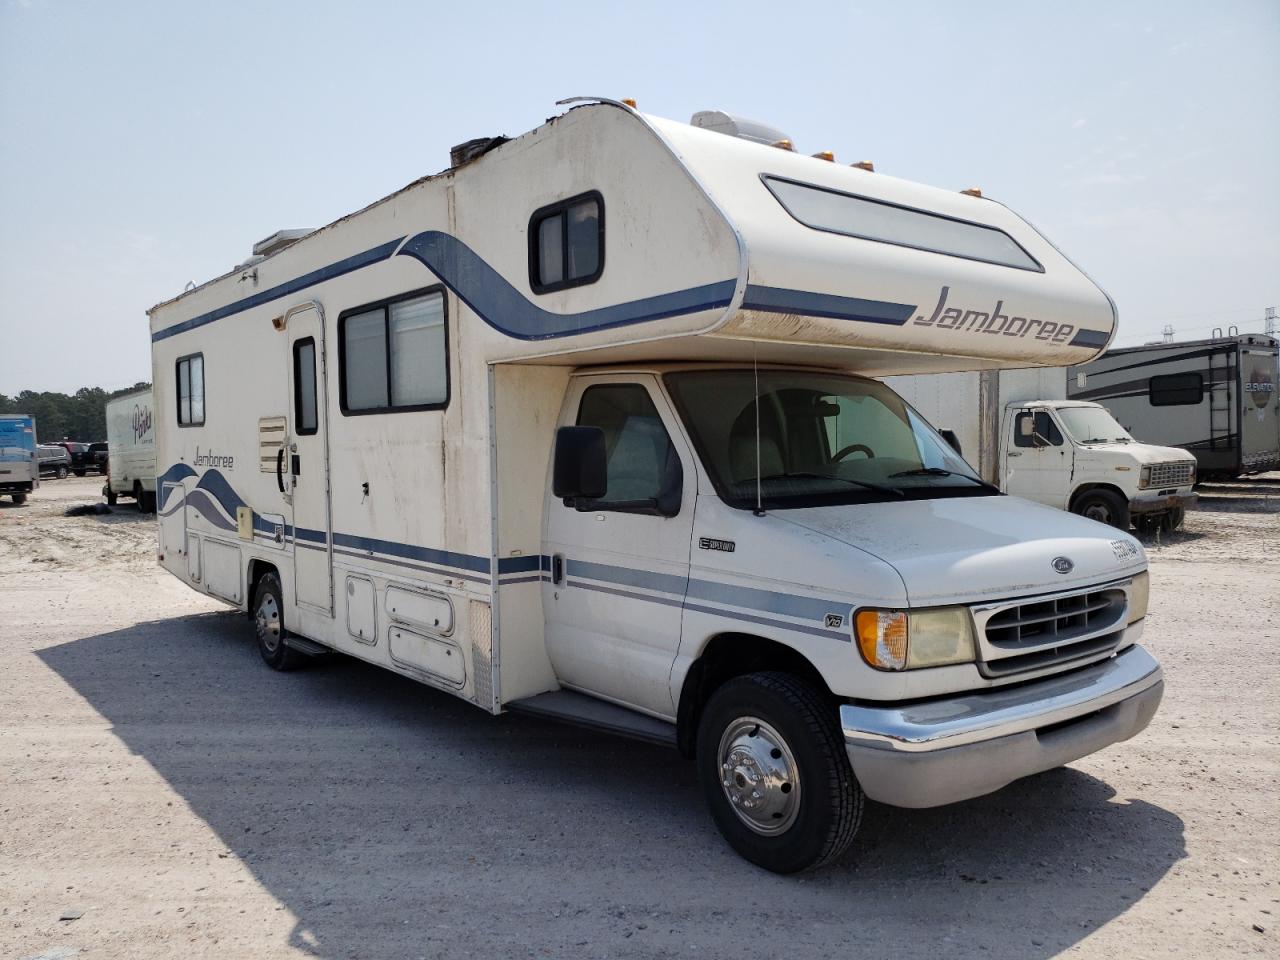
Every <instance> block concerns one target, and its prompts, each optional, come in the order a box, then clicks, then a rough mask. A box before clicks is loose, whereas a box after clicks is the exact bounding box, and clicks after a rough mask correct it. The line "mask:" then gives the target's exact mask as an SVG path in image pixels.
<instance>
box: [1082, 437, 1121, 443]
mask: <svg viewBox="0 0 1280 960" xmlns="http://www.w3.org/2000/svg"><path fill="white" fill-rule="evenodd" d="M1080 442H1081V443H1133V438H1132V437H1113V438H1111V439H1107V438H1106V437H1090V438H1089V439H1088V440H1081V441H1080Z"/></svg>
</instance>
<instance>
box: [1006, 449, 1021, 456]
mask: <svg viewBox="0 0 1280 960" xmlns="http://www.w3.org/2000/svg"><path fill="white" fill-rule="evenodd" d="M1009 456H1011V457H1020V456H1022V454H1020V453H1014V452H1013V451H1012V450H1010V451H1009Z"/></svg>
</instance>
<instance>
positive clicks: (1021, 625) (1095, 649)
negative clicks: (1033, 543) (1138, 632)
mask: <svg viewBox="0 0 1280 960" xmlns="http://www.w3.org/2000/svg"><path fill="white" fill-rule="evenodd" d="M1127 609H1128V603H1127V598H1126V594H1125V591H1124V590H1123V589H1121V588H1119V587H1109V588H1107V589H1103V590H1091V591H1087V592H1084V593H1072V594H1066V595H1063V596H1057V597H1050V598H1047V599H1040V600H1029V601H1028V602H1026V603H1020V604H1014V605H1011V606H1002V607H998V608H996V609H995V610H994V611H993V612H991V613H990V615H989V616H987V617H986V619H985V623H983V624H982V627H983V639H984V641H985V642H984V643H983V644H982V646H983V651H982V652H983V656H982V661H981V662H980V663H979V667H980V668H981V670H982V672H983V674H984V675H986V676H988V677H1005V676H1009V675H1010V674H1014V673H1025V672H1026V671H1029V670H1042V669H1044V668H1046V667H1055V666H1059V665H1063V664H1067V663H1071V662H1073V661H1076V660H1081V659H1084V658H1087V657H1098V656H1101V655H1104V654H1106V653H1109V652H1110V651H1111V650H1112V649H1114V648H1115V646H1116V644H1117V643H1119V642H1120V635H1121V633H1122V632H1123V627H1124V616H1125V611H1126V610H1127Z"/></svg>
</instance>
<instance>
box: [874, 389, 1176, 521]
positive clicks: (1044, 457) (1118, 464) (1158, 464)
mask: <svg viewBox="0 0 1280 960" xmlns="http://www.w3.org/2000/svg"><path fill="white" fill-rule="evenodd" d="M885 383H886V384H888V385H889V386H891V387H892V388H893V389H894V391H895V392H896V393H897V394H898V395H899V396H900V397H902V398H903V399H904V400H906V401H907V402H908V403H910V404H911V405H912V406H913V407H915V408H916V410H917V411H918V412H919V413H920V414H922V415H923V416H924V417H925V419H927V420H928V421H929V422H930V423H932V424H934V425H936V426H937V427H938V428H939V429H940V430H941V431H942V432H943V434H944V435H948V431H950V435H952V436H954V437H955V438H956V441H955V443H956V446H957V448H958V449H959V450H960V451H963V452H964V453H965V454H966V455H967V456H968V458H969V462H970V463H974V464H976V465H977V467H978V473H979V475H980V476H981V477H982V478H983V479H984V480H986V481H987V482H989V483H993V484H996V485H998V486H999V487H1000V489H1001V490H1002V491H1004V492H1005V493H1008V494H1012V495H1013V496H1017V497H1026V498H1027V499H1028V500H1035V501H1037V502H1038V503H1044V504H1048V505H1049V506H1051V507H1057V508H1058V509H1060V510H1070V511H1071V512H1072V513H1078V514H1080V515H1081V516H1085V517H1089V518H1090V519H1092V520H1098V521H1101V522H1102V523H1108V524H1111V525H1112V526H1114V527H1119V528H1120V529H1121V530H1128V529H1129V525H1130V523H1132V524H1133V525H1134V526H1136V527H1137V528H1138V529H1139V530H1140V531H1143V532H1147V533H1149V532H1154V531H1155V530H1156V529H1157V528H1160V527H1163V528H1164V529H1167V530H1176V529H1177V528H1178V527H1179V526H1180V525H1181V524H1182V520H1183V517H1184V516H1185V515H1186V510H1187V508H1188V507H1190V506H1191V505H1192V504H1194V503H1195V501H1196V495H1195V493H1194V492H1192V486H1193V485H1194V484H1195V480H1196V459H1195V457H1193V456H1192V455H1191V454H1189V453H1187V451H1185V450H1178V449H1176V448H1173V447H1156V446H1152V445H1150V444H1146V443H1139V442H1138V441H1136V440H1134V438H1133V437H1131V436H1130V435H1129V434H1128V433H1127V432H1126V431H1125V429H1124V428H1123V427H1121V426H1120V424H1118V423H1116V421H1115V420H1114V419H1113V418H1112V416H1111V414H1110V413H1108V412H1107V411H1106V410H1105V409H1104V408H1103V407H1101V406H1099V405H1098V404H1096V403H1089V402H1086V401H1080V400H1068V399H1066V397H1067V371H1066V370H1064V369H1062V368H1056V369H1054V368H1039V369H1031V370H985V371H982V372H980V373H939V374H925V375H921V376H911V377H889V378H887V379H886V380H885Z"/></svg>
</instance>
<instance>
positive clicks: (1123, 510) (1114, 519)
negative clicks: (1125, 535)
mask: <svg viewBox="0 0 1280 960" xmlns="http://www.w3.org/2000/svg"><path fill="white" fill-rule="evenodd" d="M1092 503H1105V504H1106V505H1107V509H1108V510H1110V511H1111V521H1110V522H1109V523H1108V526H1112V527H1116V528H1117V529H1119V530H1128V529H1129V505H1128V504H1127V503H1125V502H1124V500H1122V499H1121V498H1120V497H1119V496H1117V495H1116V494H1114V493H1112V492H1111V491H1110V490H1090V491H1089V492H1088V493H1084V494H1081V496H1080V499H1079V500H1077V501H1076V505H1075V510H1074V511H1073V512H1075V513H1078V514H1080V515H1081V516H1082V517H1083V516H1085V511H1086V510H1087V509H1088V508H1089V505H1090V504H1092ZM1088 519H1093V518H1091V517H1090V518H1088ZM1096 522H1098V523H1102V522H1104V521H1101V520H1099V521H1096Z"/></svg>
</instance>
